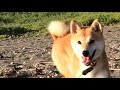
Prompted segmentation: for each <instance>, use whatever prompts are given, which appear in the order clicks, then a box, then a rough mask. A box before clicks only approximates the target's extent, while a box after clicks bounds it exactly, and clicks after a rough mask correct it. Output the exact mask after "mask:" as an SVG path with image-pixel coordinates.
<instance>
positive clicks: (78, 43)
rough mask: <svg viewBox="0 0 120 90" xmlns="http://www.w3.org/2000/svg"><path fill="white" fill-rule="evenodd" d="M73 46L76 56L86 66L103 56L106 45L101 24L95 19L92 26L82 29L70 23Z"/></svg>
mask: <svg viewBox="0 0 120 90" xmlns="http://www.w3.org/2000/svg"><path fill="white" fill-rule="evenodd" d="M70 34H71V46H72V48H73V51H74V53H75V54H76V56H77V57H78V58H79V59H80V60H81V59H82V61H81V62H82V63H84V64H85V65H86V66H87V65H89V63H90V62H91V61H93V60H95V59H97V58H98V57H100V55H101V54H102V52H103V50H104V48H105V43H104V38H103V31H102V26H101V23H100V22H99V21H98V20H97V19H95V20H94V21H93V22H92V24H91V26H88V27H82V26H80V25H79V24H78V23H77V22H75V21H71V22H70Z"/></svg>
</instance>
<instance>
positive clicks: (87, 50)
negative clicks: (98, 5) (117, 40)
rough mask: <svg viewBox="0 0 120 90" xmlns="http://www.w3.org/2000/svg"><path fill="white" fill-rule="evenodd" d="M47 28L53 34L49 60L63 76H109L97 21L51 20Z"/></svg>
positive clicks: (100, 27) (99, 25) (99, 26)
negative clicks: (83, 22) (86, 24)
mask: <svg viewBox="0 0 120 90" xmlns="http://www.w3.org/2000/svg"><path fill="white" fill-rule="evenodd" d="M48 31H49V32H50V34H51V35H52V37H53V40H54V43H53V47H52V60H53V62H54V64H55V65H56V67H57V69H58V71H59V72H60V73H61V74H62V75H63V76H64V77H65V78H109V77H110V72H109V66H108V61H107V56H106V52H105V42H104V37H103V30H102V26H101V23H100V21H99V20H98V19H95V20H94V21H93V22H92V24H91V25H90V26H81V25H79V24H78V23H77V22H76V21H74V20H72V21H71V22H70V23H69V25H67V24H65V23H64V22H62V21H51V22H50V23H49V25H48Z"/></svg>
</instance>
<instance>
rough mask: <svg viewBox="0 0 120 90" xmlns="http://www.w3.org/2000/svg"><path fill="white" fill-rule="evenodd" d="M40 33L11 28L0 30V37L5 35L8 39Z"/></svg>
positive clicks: (21, 28)
mask: <svg viewBox="0 0 120 90" xmlns="http://www.w3.org/2000/svg"><path fill="white" fill-rule="evenodd" d="M36 32H39V31H38V30H30V29H29V30H28V29H26V28H23V27H9V28H0V35H5V36H6V38H8V37H11V38H14V37H20V36H23V35H25V34H27V33H32V34H34V33H36Z"/></svg>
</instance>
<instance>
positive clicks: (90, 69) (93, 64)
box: [82, 50, 97, 75]
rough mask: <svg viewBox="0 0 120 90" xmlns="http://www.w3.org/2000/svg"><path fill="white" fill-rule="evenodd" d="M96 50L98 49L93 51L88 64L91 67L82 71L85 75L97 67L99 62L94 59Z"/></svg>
mask: <svg viewBox="0 0 120 90" xmlns="http://www.w3.org/2000/svg"><path fill="white" fill-rule="evenodd" d="M95 52H96V50H94V52H93V54H92V56H91V60H90V62H88V63H87V64H86V66H90V67H89V68H88V69H86V70H84V71H83V72H82V74H83V75H86V74H87V73H89V72H90V71H92V70H93V69H94V67H95V65H96V63H97V62H96V61H95V60H92V59H93V57H94V55H95Z"/></svg>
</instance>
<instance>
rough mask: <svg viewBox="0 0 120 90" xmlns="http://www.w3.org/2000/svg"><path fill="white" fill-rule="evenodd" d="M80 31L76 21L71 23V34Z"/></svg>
mask: <svg viewBox="0 0 120 90" xmlns="http://www.w3.org/2000/svg"><path fill="white" fill-rule="evenodd" d="M79 29H80V26H79V24H78V23H77V22H76V21H74V20H72V21H71V22H70V32H71V33H77V31H78V30H79Z"/></svg>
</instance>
